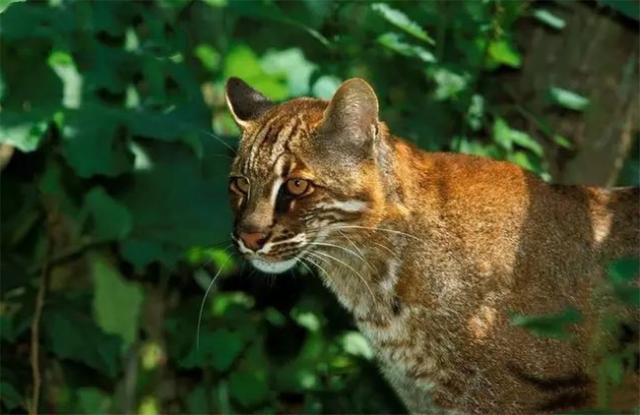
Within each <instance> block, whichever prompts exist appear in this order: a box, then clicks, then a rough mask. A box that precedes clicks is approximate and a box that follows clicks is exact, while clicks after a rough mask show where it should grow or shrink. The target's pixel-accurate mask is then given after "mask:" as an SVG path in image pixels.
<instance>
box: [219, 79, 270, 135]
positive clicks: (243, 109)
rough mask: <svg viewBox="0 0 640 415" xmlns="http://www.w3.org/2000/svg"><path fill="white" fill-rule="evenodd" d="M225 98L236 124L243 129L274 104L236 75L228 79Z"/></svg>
mask: <svg viewBox="0 0 640 415" xmlns="http://www.w3.org/2000/svg"><path fill="white" fill-rule="evenodd" d="M225 99H226V101H227V107H229V111H231V115H233V118H234V120H235V121H236V124H238V126H239V127H240V128H243V129H244V128H246V127H247V126H248V125H249V123H250V122H251V121H252V120H255V119H257V118H258V117H259V116H260V115H261V114H263V113H264V112H265V111H266V110H268V109H269V108H271V107H272V106H273V105H274V104H273V102H272V101H270V100H269V99H268V98H267V97H265V96H264V95H262V94H261V93H260V92H258V91H256V90H255V89H253V88H251V87H250V86H249V85H248V84H247V83H246V82H244V81H243V80H242V79H240V78H235V77H232V78H229V80H228V81H227V85H226V87H225Z"/></svg>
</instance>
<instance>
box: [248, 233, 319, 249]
mask: <svg viewBox="0 0 640 415" xmlns="http://www.w3.org/2000/svg"><path fill="white" fill-rule="evenodd" d="M304 242H307V235H305V234H304V233H299V234H297V235H296V236H294V237H293V238H289V239H286V240H284V241H278V242H267V243H266V244H264V246H263V247H262V249H260V250H259V251H258V253H259V254H268V253H269V252H271V248H273V247H274V246H277V245H282V244H288V243H296V244H300V243H304Z"/></svg>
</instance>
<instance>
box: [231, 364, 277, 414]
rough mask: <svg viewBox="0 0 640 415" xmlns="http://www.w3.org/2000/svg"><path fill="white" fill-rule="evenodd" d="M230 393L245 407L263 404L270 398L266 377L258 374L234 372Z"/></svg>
mask: <svg viewBox="0 0 640 415" xmlns="http://www.w3.org/2000/svg"><path fill="white" fill-rule="evenodd" d="M229 393H230V395H231V397H232V398H234V399H235V400H236V401H237V402H239V403H241V404H242V405H244V406H253V405H256V404H258V403H260V402H263V401H264V400H265V399H267V397H268V396H269V387H268V385H267V382H266V380H265V376H264V375H262V374H259V373H256V372H249V371H239V372H233V373H232V374H231V376H230V378H229Z"/></svg>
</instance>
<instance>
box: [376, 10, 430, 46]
mask: <svg viewBox="0 0 640 415" xmlns="http://www.w3.org/2000/svg"><path fill="white" fill-rule="evenodd" d="M371 10H373V11H374V12H376V13H377V14H379V15H380V16H382V17H383V18H384V19H385V20H386V21H387V22H389V23H391V24H392V25H394V26H396V27H397V28H399V29H402V30H404V31H405V32H406V33H408V34H410V35H411V36H414V37H416V38H418V39H420V40H423V41H425V42H427V43H430V44H432V45H433V44H435V41H434V40H433V39H432V38H431V37H430V36H429V35H428V34H427V32H426V31H425V30H424V29H423V28H421V27H420V26H419V25H418V24H417V23H415V22H413V21H411V20H410V19H409V18H408V17H407V15H406V14H404V13H403V12H401V11H400V10H397V9H394V8H392V7H390V6H389V5H388V4H385V3H374V4H372V5H371Z"/></svg>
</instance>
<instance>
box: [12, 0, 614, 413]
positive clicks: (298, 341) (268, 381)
mask: <svg viewBox="0 0 640 415" xmlns="http://www.w3.org/2000/svg"><path fill="white" fill-rule="evenodd" d="M611 3H612V7H614V6H613V3H616V2H611ZM618 3H619V2H618ZM532 7H533V8H532ZM0 11H1V12H0V13H1V14H0V19H1V25H0V36H1V37H2V48H0V62H1V63H2V65H1V71H0V105H1V108H2V112H1V114H0V116H1V117H0V142H1V143H3V148H6V146H11V147H13V148H15V149H16V150H17V151H16V152H15V153H14V154H13V157H12V159H11V160H10V163H9V164H8V166H7V167H6V169H4V170H3V172H2V175H3V176H2V183H1V186H2V187H1V190H2V196H3V197H2V212H1V214H2V225H3V226H2V230H1V235H2V246H3V249H2V258H1V259H2V286H1V287H0V294H1V296H2V297H1V300H0V328H1V331H0V338H1V341H2V355H1V363H2V382H1V383H0V400H1V403H2V411H3V412H6V413H11V412H24V411H25V410H26V409H28V408H29V406H30V405H32V402H31V396H32V395H31V392H32V388H33V383H32V378H31V362H30V360H29V350H30V347H29V341H30V332H29V328H30V325H31V324H32V320H33V318H34V310H35V309H36V308H37V307H39V306H40V305H39V304H38V292H39V290H40V289H41V287H44V286H45V285H46V288H47V290H46V295H45V296H44V303H43V304H42V305H41V306H43V314H42V318H41V321H40V327H41V334H40V342H39V352H40V360H41V363H40V366H41V372H42V376H43V379H44V382H43V395H42V396H43V397H42V399H41V402H40V411H41V412H69V413H71V412H73V413H98V412H138V413H140V414H154V413H160V412H163V413H165V412H182V413H184V412H191V413H204V412H221V413H232V412H261V413H262V412H305V413H317V412H349V413H353V412H399V411H402V408H401V406H400V405H399V403H398V402H397V400H396V398H395V397H394V395H393V394H392V393H391V392H390V390H389V389H388V387H387V386H386V384H385V383H384V381H383V380H382V379H381V377H380V376H379V374H378V372H377V369H376V368H375V366H374V365H373V363H372V361H371V359H372V352H371V350H370V349H369V347H368V344H367V343H366V341H365V340H364V338H362V336H361V335H360V334H358V333H357V332H356V331H354V329H353V327H352V325H351V323H350V320H349V318H348V316H347V315H346V314H345V313H344V312H343V311H342V310H341V309H340V307H339V306H338V305H337V304H336V302H335V301H334V300H333V299H332V297H331V296H330V295H329V294H328V293H326V292H325V290H324V289H323V288H322V287H321V286H320V284H319V282H318V281H317V280H316V279H314V278H312V277H311V275H308V274H306V273H305V271H304V270H299V271H298V272H296V276H295V278H294V276H282V277H278V278H277V279H274V280H269V279H267V278H263V277H262V276H247V275H246V274H247V272H245V270H244V269H241V264H240V263H239V261H238V260H237V259H235V258H233V257H232V256H231V255H230V251H229V250H228V248H229V245H227V244H228V242H229V240H228V234H229V230H230V216H229V211H228V208H227V201H226V193H227V184H226V175H227V172H228V165H229V162H230V159H231V158H232V156H233V154H234V150H233V148H234V146H235V137H236V136H237V134H238V131H237V129H236V127H235V126H234V125H233V122H232V120H231V118H230V117H229V115H228V114H227V112H226V111H225V109H224V98H223V92H222V90H223V88H222V87H223V85H224V82H225V80H226V79H227V78H228V77H229V76H231V75H234V76H240V77H242V78H244V79H245V80H246V81H247V82H249V83H250V84H252V85H253V86H254V87H256V88H258V89H260V90H261V91H262V92H264V93H265V94H266V95H268V96H269V97H271V98H273V99H278V100H281V99H286V98H288V97H291V96H297V95H312V96H317V97H321V98H328V97H330V96H331V94H332V93H333V91H334V90H335V88H336V87H337V86H338V85H339V83H340V81H342V80H344V79H346V78H348V77H352V76H361V77H365V78H367V79H368V80H370V81H371V82H372V84H373V85H374V86H375V87H376V90H377V91H378V93H379V97H380V100H381V103H382V105H381V107H382V111H383V113H382V118H383V119H384V120H386V121H387V122H388V123H389V125H390V126H391V128H392V130H393V131H394V132H396V133H397V134H398V135H401V136H404V137H406V138H408V139H409V140H412V141H414V142H415V143H416V144H418V145H420V146H421V147H423V148H426V149H429V150H440V149H444V150H454V151H462V152H467V153H474V154H480V155H487V156H491V157H495V158H500V159H508V160H511V161H513V162H516V163H518V164H520V165H522V166H523V167H525V168H527V169H529V170H532V171H533V172H535V173H536V174H539V175H541V176H543V177H544V178H549V177H550V176H549V174H548V173H547V172H546V161H545V149H546V148H549V147H554V146H559V147H568V146H571V143H570V142H569V141H568V140H567V139H566V138H564V137H560V136H558V135H557V134H556V133H555V131H554V130H553V129H552V128H551V127H548V126H547V127H546V129H544V131H545V136H544V137H538V138H536V137H533V136H531V135H530V134H529V133H528V132H526V131H523V130H522V129H519V128H518V120H517V119H514V118H513V117H512V116H511V115H510V114H511V112H510V111H509V110H505V108H504V105H502V103H501V102H500V101H499V100H498V99H497V98H496V94H495V93H496V91H497V89H498V88H496V87H495V84H494V83H493V82H492V79H493V77H494V76H496V74H497V73H499V72H503V71H517V70H518V69H519V68H520V67H521V66H522V64H523V56H522V51H520V50H519V49H518V46H517V45H516V42H515V37H514V35H515V25H516V23H517V22H519V21H521V20H523V19H528V18H529V17H530V16H534V18H535V19H537V20H536V21H538V22H539V24H544V25H548V26H550V27H551V28H552V29H553V30H562V28H563V27H564V22H563V21H562V20H561V19H559V18H557V17H555V16H554V15H553V11H552V9H550V8H547V9H541V8H538V7H537V6H532V5H531V4H529V3H528V2H524V1H508V2H503V1H499V0H495V1H483V2H479V1H474V0H468V1H456V2H452V1H443V2H422V3H417V2H416V3H409V2H387V3H382V2H380V3H374V4H370V3H366V2H340V1H316V0H304V1H300V2H273V1H251V2H249V1H234V0H229V1H227V0H207V1H202V2H191V1H186V0H171V1H170V0H156V1H153V2H126V3H125V2H111V1H99V2H88V1H70V0H49V1H48V2H12V1H11V0H9V1H7V0H4V1H2V2H0ZM354 22H357V23H355V24H354ZM549 88H550V97H551V99H552V102H554V103H555V104H557V105H560V106H564V107H567V108H570V109H572V110H576V111H579V110H582V109H584V108H585V107H586V104H587V103H588V99H587V98H584V97H581V96H580V95H578V94H576V93H574V92H572V91H568V90H566V89H563V86H562V85H553V86H552V85H549ZM541 124H544V120H542V121H541ZM218 270H221V271H222V273H221V274H220V277H219V278H216V277H214V276H216V275H217V274H218ZM614 274H615V273H614ZM614 274H612V279H614V280H615V281H618V282H614V284H618V283H620V284H623V283H624V282H620V281H619V279H616V278H617V277H614V276H613V275H614ZM615 275H618V274H615ZM209 287H212V289H211V291H210V293H209V299H208V302H207V303H206V306H205V308H204V316H203V325H202V332H201V333H200V336H199V342H197V341H196V328H197V318H198V311H199V307H200V300H201V298H202V296H203V295H204V293H205V290H207V289H208V288H209Z"/></svg>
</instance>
